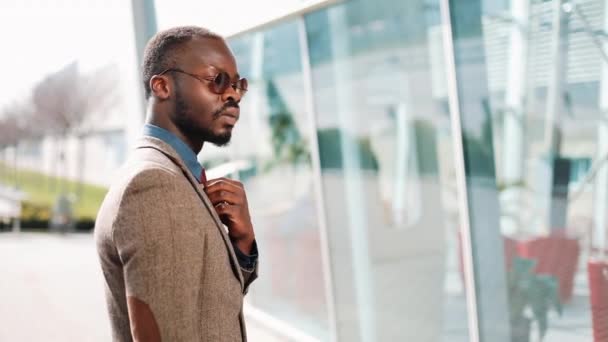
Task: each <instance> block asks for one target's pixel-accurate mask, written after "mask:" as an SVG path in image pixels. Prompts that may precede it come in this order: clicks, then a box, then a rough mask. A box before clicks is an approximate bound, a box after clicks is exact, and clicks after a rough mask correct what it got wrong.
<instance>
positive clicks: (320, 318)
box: [230, 22, 329, 340]
mask: <svg viewBox="0 0 608 342" xmlns="http://www.w3.org/2000/svg"><path fill="white" fill-rule="evenodd" d="M298 37H299V35H298V25H297V24H296V23H293V22H291V23H286V24H283V25H281V26H278V27H275V28H272V29H269V30H266V31H263V32H257V33H252V34H248V35H246V36H244V37H240V38H236V39H232V40H231V41H230V45H231V47H232V48H233V50H234V53H235V55H236V59H237V61H238V62H239V68H240V73H241V74H242V75H245V76H246V77H248V79H249V80H250V82H249V91H248V92H247V96H246V97H245V99H244V100H243V102H242V113H243V115H242V116H241V118H242V119H241V122H240V123H239V125H237V128H236V130H237V131H235V133H234V135H233V137H234V142H233V145H232V147H231V154H232V160H233V161H236V162H237V163H238V164H239V165H240V166H239V169H240V178H241V180H242V181H243V182H244V183H245V186H246V187H247V191H248V192H247V193H248V198H249V205H250V209H251V213H252V215H253V217H252V219H253V221H254V225H255V229H256V237H257V240H258V244H259V248H260V250H261V251H263V255H262V259H263V261H262V262H261V263H260V274H261V275H263V276H261V277H260V278H259V279H258V280H257V281H256V284H255V286H253V287H252V290H251V292H250V293H249V295H248V300H249V301H250V303H251V304H252V305H254V306H255V307H256V308H258V309H261V310H263V311H265V312H267V313H269V314H271V315H273V316H274V317H276V318H279V319H282V320H285V321H287V323H290V324H292V325H293V326H295V327H296V328H299V329H301V330H302V331H304V332H306V333H308V334H310V335H311V336H315V337H317V338H320V339H323V340H326V339H328V334H329V327H328V317H327V307H326V303H325V291H324V280H323V279H324V277H323V267H322V262H321V244H320V232H319V217H318V214H317V209H316V200H315V192H314V186H313V185H314V183H313V182H314V181H315V180H314V179H313V172H312V168H311V159H310V149H309V144H310V138H309V135H310V132H311V128H312V126H311V122H310V121H309V119H310V118H309V117H308V116H307V113H306V111H305V108H306V103H305V96H304V95H305V89H304V79H303V74H302V58H301V51H300V46H299V44H300V43H299V38H298Z"/></svg>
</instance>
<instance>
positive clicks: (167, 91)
mask: <svg viewBox="0 0 608 342" xmlns="http://www.w3.org/2000/svg"><path fill="white" fill-rule="evenodd" d="M150 89H151V90H152V96H154V97H156V98H158V99H160V100H167V99H168V98H169V97H170V96H171V93H172V92H173V84H171V81H170V80H169V77H167V76H166V75H160V76H159V75H154V76H152V78H151V79H150Z"/></svg>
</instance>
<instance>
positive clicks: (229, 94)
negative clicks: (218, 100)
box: [222, 84, 242, 103]
mask: <svg viewBox="0 0 608 342" xmlns="http://www.w3.org/2000/svg"><path fill="white" fill-rule="evenodd" d="M241 97H242V96H241V94H239V92H238V91H236V87H234V86H233V85H232V84H231V85H230V87H228V89H226V91H225V92H224V93H223V94H222V100H223V101H224V102H228V101H234V102H236V103H239V102H241Z"/></svg>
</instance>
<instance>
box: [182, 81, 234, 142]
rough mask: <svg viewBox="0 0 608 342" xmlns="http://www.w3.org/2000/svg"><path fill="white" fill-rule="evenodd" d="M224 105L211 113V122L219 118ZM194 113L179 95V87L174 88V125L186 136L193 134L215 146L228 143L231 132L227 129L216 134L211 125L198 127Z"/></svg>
mask: <svg viewBox="0 0 608 342" xmlns="http://www.w3.org/2000/svg"><path fill="white" fill-rule="evenodd" d="M224 109H225V108H224V107H222V108H220V109H218V110H216V111H215V112H213V114H212V115H211V120H212V122H213V121H215V120H217V119H219V118H220V116H221V115H222V111H224ZM195 115H196V113H194V111H193V110H192V108H191V107H190V106H189V105H188V103H186V101H185V100H184V98H183V97H182V95H181V92H180V89H179V87H177V89H176V93H175V122H174V123H175V125H176V126H177V128H179V129H180V130H181V131H182V132H184V133H185V134H186V135H188V136H195V137H198V138H202V139H203V141H205V142H210V143H212V144H214V145H216V146H219V147H221V146H226V145H228V143H230V138H232V132H231V131H227V132H226V133H223V134H216V133H214V132H213V131H212V130H211V127H199V126H197V123H196V121H195V120H194V119H193V118H194V116H195Z"/></svg>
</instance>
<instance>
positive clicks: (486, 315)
mask: <svg viewBox="0 0 608 342" xmlns="http://www.w3.org/2000/svg"><path fill="white" fill-rule="evenodd" d="M481 6H482V4H481V2H480V0H458V1H450V0H443V1H442V2H441V11H442V20H443V25H444V44H445V47H446V48H445V54H446V56H445V60H446V69H447V75H448V89H449V103H450V115H451V118H452V137H453V139H454V142H453V146H454V156H455V162H456V168H457V169H456V176H457V184H458V190H459V191H458V193H459V199H458V200H459V206H460V216H461V220H460V223H461V227H460V229H461V230H460V232H461V236H462V241H463V254H464V255H463V256H464V269H465V278H466V284H467V304H468V310H469V330H470V331H469V334H470V337H471V341H473V342H479V341H483V342H489V341H492V342H494V341H496V342H508V341H510V324H509V307H508V301H507V288H506V277H505V267H504V265H505V263H504V246H503V244H502V237H501V234H500V220H499V212H500V210H499V209H500V208H499V202H498V191H497V187H496V174H495V168H494V149H493V148H492V146H493V136H492V130H491V115H490V113H489V112H487V111H485V110H484V107H487V106H485V104H486V103H487V101H489V95H488V84H487V75H486V61H485V55H484V45H483V39H482V26H481V13H482V11H481ZM483 147H485V148H484V149H483V151H485V153H479V151H481V150H480V149H479V148H483Z"/></svg>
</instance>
